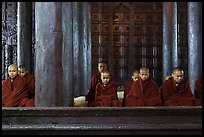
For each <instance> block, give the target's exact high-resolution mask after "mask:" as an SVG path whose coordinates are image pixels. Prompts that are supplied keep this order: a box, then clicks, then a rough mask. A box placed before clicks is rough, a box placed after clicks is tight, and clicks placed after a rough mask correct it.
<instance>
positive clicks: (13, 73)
mask: <svg viewBox="0 0 204 137" xmlns="http://www.w3.org/2000/svg"><path fill="white" fill-rule="evenodd" d="M8 74H9V77H10V78H11V79H14V78H15V77H16V76H17V75H18V66H17V65H16V64H11V65H9V67H8Z"/></svg>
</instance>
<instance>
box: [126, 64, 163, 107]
mask: <svg viewBox="0 0 204 137" xmlns="http://www.w3.org/2000/svg"><path fill="white" fill-rule="evenodd" d="M125 106H128V107H135V106H162V100H161V96H160V92H159V88H158V86H157V84H156V82H155V81H154V80H153V79H152V78H150V77H149V69H148V68H147V67H141V68H140V72H139V79H138V80H136V81H133V82H132V85H131V88H130V91H129V93H128V94H127V95H126V97H125Z"/></svg>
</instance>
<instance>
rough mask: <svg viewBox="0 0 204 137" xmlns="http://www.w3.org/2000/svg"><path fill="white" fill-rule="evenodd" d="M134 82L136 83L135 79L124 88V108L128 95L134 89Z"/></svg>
mask: <svg viewBox="0 0 204 137" xmlns="http://www.w3.org/2000/svg"><path fill="white" fill-rule="evenodd" d="M133 82H134V81H133V79H131V80H129V81H128V82H127V83H126V84H125V86H124V96H123V102H122V103H123V106H125V98H126V96H127V94H128V93H129V92H130V89H131V87H132V83H133Z"/></svg>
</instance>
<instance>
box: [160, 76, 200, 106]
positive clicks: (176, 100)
mask: <svg viewBox="0 0 204 137" xmlns="http://www.w3.org/2000/svg"><path fill="white" fill-rule="evenodd" d="M160 90H161V94H162V98H163V101H164V105H165V106H197V105H200V103H199V102H198V101H197V100H196V98H195V96H194V95H193V93H192V91H191V87H190V85H189V83H188V81H187V80H185V79H184V80H183V81H182V82H181V83H179V84H178V86H176V83H175V82H174V79H173V77H171V78H169V79H168V80H165V81H164V82H163V84H162V85H161V87H160Z"/></svg>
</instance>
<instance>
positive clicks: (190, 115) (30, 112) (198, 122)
mask: <svg viewBox="0 0 204 137" xmlns="http://www.w3.org/2000/svg"><path fill="white" fill-rule="evenodd" d="M2 134H3V135H25V134H26V135H202V107H201V106H199V107H166V106H165V107H164V106H162V107H121V108H115V107H95V108H92V107H89V108H88V107H46V108H45V107H42V108H40V107H35V108H2Z"/></svg>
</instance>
